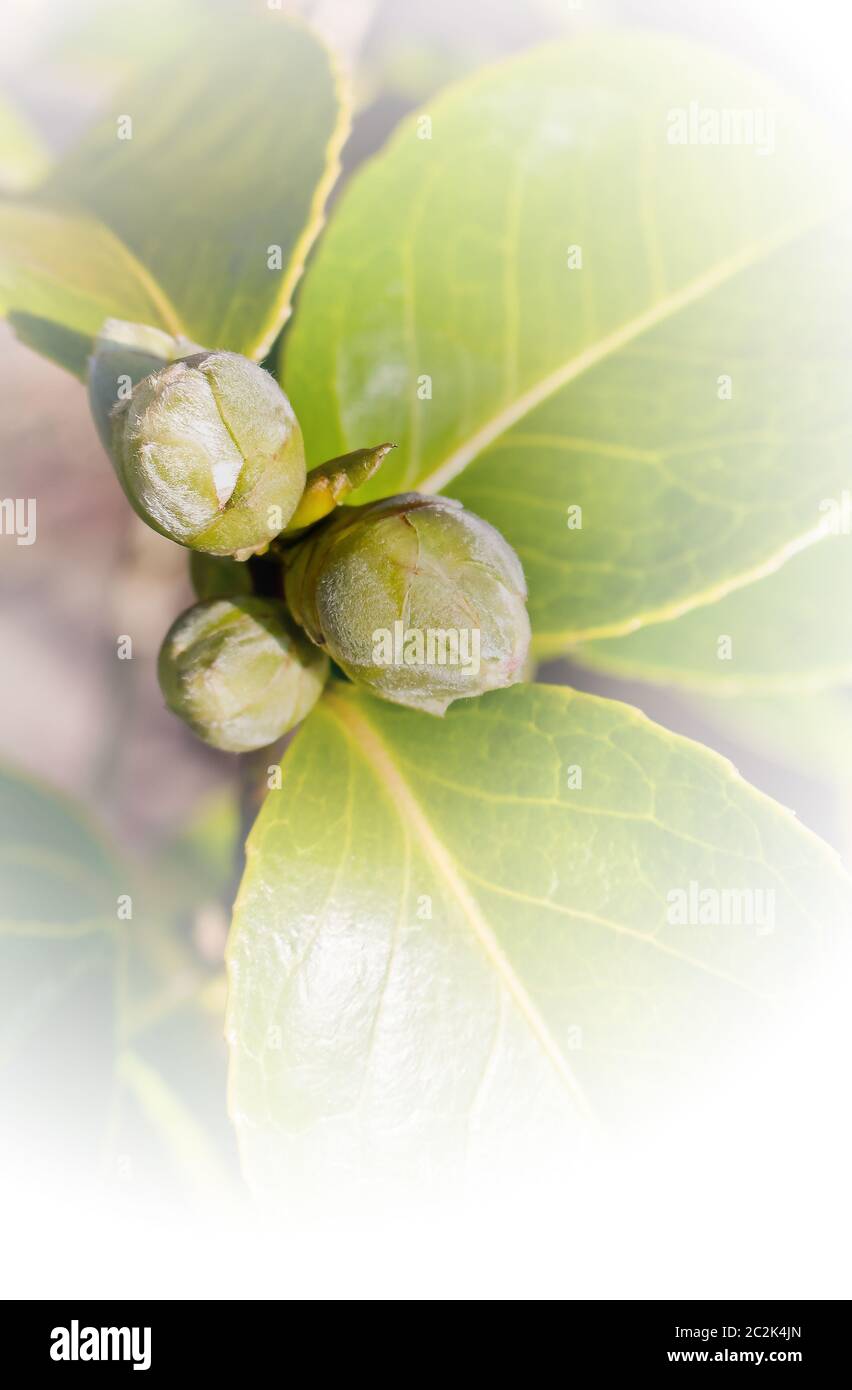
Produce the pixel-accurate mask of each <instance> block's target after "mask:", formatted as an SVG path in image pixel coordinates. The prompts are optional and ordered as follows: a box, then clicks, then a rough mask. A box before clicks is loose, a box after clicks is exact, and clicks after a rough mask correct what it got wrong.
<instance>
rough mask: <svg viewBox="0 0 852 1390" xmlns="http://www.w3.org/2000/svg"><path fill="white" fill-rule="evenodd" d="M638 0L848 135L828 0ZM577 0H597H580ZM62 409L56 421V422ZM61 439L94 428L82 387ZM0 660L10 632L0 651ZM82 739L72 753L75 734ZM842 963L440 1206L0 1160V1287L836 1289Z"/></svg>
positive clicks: (841, 1250) (39, 19)
mask: <svg viewBox="0 0 852 1390" xmlns="http://www.w3.org/2000/svg"><path fill="white" fill-rule="evenodd" d="M464 2H465V0H459V4H460V6H461V7H462V8H463V7H464ZM516 3H517V4H519V5H520V4H522V3H523V0H516ZM68 7H69V6H68V4H66V6H65V8H68ZM58 8H59V9H60V10H61V9H62V8H63V7H62V6H59V7H58ZM500 8H501V7H500V5H499V4H496V3H495V6H494V9H495V11H498V10H499V9H500ZM626 8H627V10H628V11H629V10H630V8H631V7H630V6H629V5H628V6H627V7H626ZM636 8H637V9H639V10H641V12H642V18H643V19H644V20H645V22H650V23H655V24H656V25H657V26H658V27H659V28H661V29H666V28H670V29H672V30H674V31H677V32H684V33H687V34H691V35H692V36H694V37H697V38H699V39H702V38H703V39H705V40H706V41H709V42H711V43H716V44H717V45H718V46H719V47H721V48H725V47H726V39H727V37H728V36H730V35H731V34H732V33H736V34H737V35H738V36H739V37H741V36H742V34H743V33H747V34H748V44H747V48H748V52H747V53H746V54H745V56H747V57H748V58H749V59H750V60H751V61H752V62H753V63H754V64H755V65H756V66H760V65H761V53H762V50H763V52H764V53H765V55H766V61H765V67H766V68H767V70H768V71H769V72H770V73H772V74H774V75H777V76H780V77H781V78H782V80H783V78H784V76H785V75H788V74H792V75H794V76H795V80H796V85H797V86H798V88H799V90H800V91H801V92H802V93H803V94H804V95H805V96H808V94H809V93H812V96H813V104H814V105H815V106H816V107H817V109H822V110H823V112H825V113H826V114H828V115H829V117H830V118H831V119H832V120H833V121H834V122H835V124H836V125H840V126H842V129H843V131H845V134H846V138H847V141H848V140H849V137H852V86H850V83H849V79H848V54H849V41H850V38H852V17H850V14H849V13H848V12H847V6H846V5H845V4H844V3H842V2H841V0H837V2H836V3H828V0H818V3H812V4H808V5H802V4H797V3H793V2H792V0H743V2H742V3H740V4H737V3H718V4H717V3H712V0H682V3H680V4H678V5H675V4H671V3H665V0H658V4H657V6H656V10H655V7H654V4H653V3H650V4H647V5H645V6H638V7H636ZM56 9H57V7H56V6H54V5H51V4H48V3H33V4H26V3H24V2H23V0H21V3H17V4H16V3H8V0H4V3H3V5H2V11H3V15H4V17H3V21H2V26H0V37H2V39H4V40H8V42H7V43H5V44H4V49H5V58H4V59H3V62H4V64H8V63H12V64H14V63H16V62H18V61H20V60H21V59H20V56H19V55H20V54H21V53H22V52H24V51H25V47H26V45H25V43H24V42H23V40H22V38H21V36H22V35H24V36H26V32H27V25H31V26H32V25H36V26H37V25H45V24H46V25H49V24H50V23H51V22H52V12H53V11H55V10H56ZM584 9H585V11H586V15H589V13H590V12H592V11H594V9H595V5H594V3H593V0H587V3H586V5H585V7H584ZM607 9H612V10H613V11H615V12H618V11H619V9H620V7H619V6H617V5H615V6H612V7H607V6H606V5H601V6H600V10H601V13H602V14H603V15H604V22H605V20H606V11H607ZM656 11H659V13H657V12H656ZM16 43H18V44H19V45H20V46H19V48H18V49H17V50H16ZM732 47H734V46H733V45H732ZM734 51H737V50H736V47H734ZM827 108H828V109H827ZM4 332H5V330H4ZM2 352H3V361H7V360H9V362H10V364H11V370H10V374H9V377H7V378H6V381H5V382H3V383H0V391H2V397H3V400H2V411H3V415H4V417H5V415H6V414H7V412H9V411H10V410H14V409H20V407H19V404H18V401H17V399H16V390H17V385H15V383H20V382H21V381H24V380H25V378H26V375H27V370H28V368H29V367H30V366H31V364H30V362H29V361H27V355H26V352H25V350H24V349H23V348H18V347H17V346H15V345H12V344H11V343H9V342H7V341H6V340H5V338H4V341H3V344H2ZM33 360H34V359H33ZM33 370H35V369H33ZM38 370H39V371H40V372H41V373H42V377H43V379H44V381H47V380H48V379H49V380H50V382H51V384H52V383H53V382H54V380H55V381H56V389H57V391H58V392H59V393H60V398H61V397H62V396H63V395H64V397H65V399H66V401H70V400H71V398H72V394H73V393H74V392H76V390H77V388H76V387H74V386H73V384H66V380H65V379H64V378H62V377H61V376H60V374H59V373H58V370H57V372H56V373H54V369H52V368H49V367H46V366H44V364H39V367H38ZM10 380H11V382H12V384H13V389H12V390H11V391H9V392H8V395H7V390H6V389H5V388H6V387H8V385H9V382H10ZM35 389H39V388H38V387H36V388H35ZM61 408H62V407H60V408H59V414H57V415H56V416H55V417H54V418H53V420H52V424H51V428H52V430H53V437H54V439H55V438H56V437H57V435H56V431H57V429H58V423H59V421H60V420H61V419H62V414H61ZM62 447H63V448H64V449H65V451H66V452H67V451H69V450H72V451H73V449H74V448H76V447H79V448H81V449H88V450H91V449H92V448H93V447H95V446H93V444H92V441H91V440H90V439H89V438H88V422H87V421H86V420H85V419H84V418H83V405H82V397H81V400H80V402H78V408H75V410H74V411H73V412H72V414H71V418H70V437H69V438H66V439H65V441H64V443H63V446H62ZM4 463H5V460H0V464H4ZM81 554H85V547H84V546H83V550H81ZM174 582H175V581H174V574H173V573H172V574H170V575H169V576H167V577H166V579H165V581H164V585H165V593H164V606H165V607H167V606H168V605H170V604H171V603H172V594H173V592H174ZM153 607H154V609H155V610H156V611H154V613H153V616H152V624H153V626H154V628H155V629H156V631H161V630H162V629H163V627H164V625H165V624H164V621H163V616H164V615H163V613H162V612H161V611H160V609H158V608H157V605H156V604H154V605H153ZM175 611H176V610H175ZM165 616H166V617H168V614H167V613H166V614H165ZM36 647H37V639H36V638H34V639H33V650H32V651H31V652H27V651H23V652H20V651H19V652H18V653H17V655H18V657H19V660H20V663H21V665H22V666H23V665H25V664H26V663H27V662H28V661H29V660H30V658H32V660H33V661H34V662H36V663H37V664H36V667H35V669H36V670H38V672H39V675H38V677H37V679H40V680H44V681H50V680H52V679H53V677H54V672H53V670H52V668H51V665H50V661H49V660H46V659H45V654H44V653H43V652H39V651H37V650H36ZM10 660H11V654H10V651H9V648H8V646H7V647H6V651H5V652H4V666H5V664H6V663H7V662H10ZM95 685H96V682H95V683H93V688H92V689H91V690H90V689H89V688H87V686H86V685H85V683H84V684H76V685H73V684H72V685H71V686H69V687H68V689H67V698H66V699H65V700H64V701H63V706H64V707H63V710H62V713H61V716H60V717H59V720H58V727H57V729H56V730H55V731H54V733H53V735H52V737H53V738H54V739H55V740H56V747H57V753H56V757H57V759H60V757H61V755H60V752H59V748H60V745H62V747H64V746H65V745H66V744H67V741H68V740H69V739H70V740H72V741H73V739H74V736H75V729H76V728H77V727H78V724H79V722H80V720H79V718H78V716H79V715H80V712H81V711H82V709H83V707H84V706H85V704H86V702H87V700H89V699H91V698H97V690H96V688H94V687H95ZM804 698H807V697H804ZM18 703H20V702H18ZM15 712H20V711H19V710H18V705H17V704H16V705H13V713H12V716H10V715H9V713H8V712H4V714H3V724H4V725H5V727H4V729H3V730H2V751H3V754H4V756H8V757H10V759H14V755H15V754H16V752H19V751H20V745H21V743H22V742H23V743H24V744H26V741H27V739H28V738H30V737H33V738H34V737H35V736H36V731H35V729H33V728H28V727H27V725H26V721H25V720H24V722H23V724H20V723H19V724H18V725H17V726H15V727H12V728H10V727H9V720H10V717H12V718H14V714H15ZM77 752H78V755H79V757H80V758H82V757H83V756H84V753H85V750H84V749H78V750H77ZM46 756H47V757H48V759H49V757H50V752H49V750H48V753H47V755H46ZM74 776H75V769H74V762H73V758H72V760H71V763H70V764H68V763H66V769H65V779H66V783H67V784H68V785H69V787H71V788H73V781H74ZM193 776H194V777H195V778H196V779H197V783H198V785H194V784H193V782H192V779H193ZM204 777H205V773H204V770H203V768H202V767H201V766H200V767H199V769H198V770H197V771H196V772H195V773H194V774H193V773H192V772H191V771H190V772H188V773H187V778H188V779H189V785H188V786H187V787H186V788H184V790H185V792H186V795H187V797H188V799H191V798H192V797H193V796H194V795H196V794H197V793H198V792H199V790H201V789H203V785H204ZM847 980H848V975H846V974H845V972H840V971H838V973H837V975H836V976H835V980H834V983H833V984H829V985H828V986H826V992H825V994H824V995H823V996H822V997H820V998H818V999H814V1001H813V1008H812V1012H810V1013H809V1014H803V1015H802V1016H801V1017H800V1018H799V1019H797V1020H796V1024H795V1027H794V1028H793V1029H792V1031H791V1030H790V1027H789V1021H788V1025H787V1028H786V1029H785V1031H784V1033H783V1034H782V1035H779V1036H778V1037H777V1039H776V1040H775V1048H774V1054H775V1058H776V1065H774V1066H773V1067H772V1069H771V1070H770V1071H769V1072H768V1073H767V1071H766V1068H765V1065H763V1066H759V1065H757V1064H755V1065H754V1066H753V1067H751V1069H749V1067H748V1066H744V1069H743V1071H742V1073H741V1074H740V1075H739V1076H737V1077H735V1078H732V1079H731V1081H730V1083H729V1087H728V1090H727V1092H726V1094H724V1095H723V1096H721V1097H720V1096H719V1094H718V1092H717V1093H715V1094H714V1095H713V1096H712V1097H708V1096H707V1095H706V1093H705V1091H704V1089H703V1087H702V1078H701V1076H700V1075H697V1076H696V1078H695V1087H694V1092H693V1095H692V1097H691V1100H690V1102H689V1103H688V1104H686V1105H685V1106H684V1107H683V1108H682V1109H681V1110H680V1111H679V1113H677V1114H675V1115H671V1116H669V1117H667V1119H666V1120H665V1121H664V1122H661V1123H658V1124H655V1125H652V1126H649V1130H648V1134H647V1140H646V1142H644V1143H643V1142H641V1141H639V1142H637V1145H636V1146H635V1148H633V1149H632V1150H631V1151H630V1152H629V1153H627V1152H623V1153H620V1154H616V1153H610V1154H609V1155H601V1154H600V1153H598V1154H595V1155H594V1156H592V1157H591V1158H589V1157H588V1156H587V1157H586V1158H584V1157H583V1156H578V1159H577V1162H576V1165H573V1166H572V1168H571V1171H566V1170H565V1168H564V1166H560V1167H558V1168H555V1169H554V1170H553V1171H552V1172H550V1173H548V1172H547V1168H546V1165H544V1166H543V1168H542V1169H539V1170H538V1171H537V1173H536V1180H535V1182H534V1183H530V1184H526V1183H525V1182H524V1180H523V1175H522V1174H516V1175H515V1176H514V1178H512V1177H507V1176H506V1175H505V1174H504V1175H502V1176H500V1177H495V1180H494V1183H493V1185H491V1186H488V1185H485V1186H479V1187H477V1188H476V1190H468V1191H466V1192H465V1193H464V1194H463V1196H461V1197H460V1198H459V1199H458V1201H457V1202H456V1203H454V1204H452V1205H451V1206H450V1207H448V1206H447V1205H445V1204H435V1205H426V1204H424V1205H423V1206H422V1207H419V1208H417V1207H412V1206H410V1205H405V1204H396V1205H393V1204H391V1203H384V1202H382V1201H381V1200H380V1199H378V1198H375V1197H374V1198H373V1199H372V1200H369V1199H367V1198H365V1199H364V1201H363V1202H362V1203H359V1204H357V1205H355V1206H354V1207H353V1205H352V1204H351V1201H350V1200H349V1199H348V1198H347V1197H346V1196H344V1195H341V1200H340V1202H339V1204H334V1203H333V1202H332V1203H331V1204H329V1205H327V1206H326V1207H325V1209H324V1210H323V1212H322V1213H320V1212H317V1211H311V1212H309V1213H308V1212H306V1213H305V1216H304V1218H303V1219H302V1220H301V1221H295V1222H293V1221H292V1220H291V1221H290V1222H289V1223H288V1224H287V1226H286V1228H283V1227H280V1226H278V1225H277V1224H276V1223H274V1222H270V1220H269V1218H268V1214H266V1213H260V1212H258V1211H256V1210H253V1209H252V1207H251V1205H250V1204H249V1202H248V1201H245V1202H241V1201H236V1202H235V1203H234V1205H232V1206H227V1205H226V1206H222V1205H221V1204H220V1205H217V1206H216V1207H214V1208H213V1209H210V1210H199V1211H198V1212H196V1213H195V1214H190V1213H184V1214H176V1213H175V1211H174V1210H171V1209H168V1210H167V1209H163V1208H162V1207H161V1206H160V1205H159V1204H158V1203H157V1201H156V1199H155V1198H150V1199H149V1200H147V1201H146V1202H145V1203H142V1204H140V1202H139V1201H138V1200H137V1199H128V1198H127V1197H126V1196H124V1195H122V1193H121V1191H120V1190H116V1191H115V1192H113V1193H111V1194H104V1193H103V1192H101V1191H97V1190H95V1189H92V1190H91V1191H87V1190H80V1191H78V1192H73V1191H71V1192H69V1191H63V1192H62V1193H61V1194H60V1192H59V1191H54V1190H52V1189H51V1188H50V1186H49V1185H46V1184H45V1183H44V1182H43V1181H42V1180H41V1179H40V1178H39V1177H36V1176H32V1177H29V1178H28V1175H27V1173H26V1172H19V1173H15V1174H14V1175H6V1176H5V1177H4V1179H3V1185H4V1188H5V1192H4V1202H3V1206H4V1208H5V1210H4V1213H3V1216H2V1224H3V1229H2V1245H3V1250H4V1257H3V1273H4V1279H3V1282H2V1284H0V1290H2V1293H3V1294H4V1296H6V1297H44V1298H47V1297H69V1296H73V1297H79V1298H83V1297H134V1296H147V1297H163V1298H182V1297H230V1298H234V1297H236V1298H256V1299H265V1298H277V1297H280V1298H287V1299H358V1300H361V1299H373V1298H375V1299H399V1298H411V1299H468V1298H472V1299H478V1300H479V1299H492V1298H493V1299H518V1298H521V1299H527V1298H532V1299H554V1298H555V1299H562V1298H594V1297H604V1298H655V1297H678V1296H683V1297H696V1298H697V1297H726V1298H727V1297H730V1298H747V1297H752V1296H754V1297H769V1298H771V1297H804V1298H817V1297H828V1298H839V1297H844V1296H846V1297H848V1296H849V1294H850V1276H849V1269H848V1249H849V1245H850V1237H852V1212H851V1211H850V1193H849V1187H850V1182H849V1167H850V1164H849V1159H850V1156H852V1132H850V1123H849V1118H848V1113H847V1105H848V1092H849V1077H848V1071H849V1065H848V1064H849V1055H848V1037H847V1026H848V1025H847V1021H846V1017H845V1015H848V1011H849V1003H848V989H847V984H846V981H847ZM770 1050H772V1049H766V1048H764V1049H763V1055H764V1056H765V1055H766V1053H767V1051H770ZM756 1111H757V1112H759V1113H760V1117H761V1123H760V1125H759V1126H756V1125H755V1113H756ZM757 1130H759V1133H758V1132H756V1131H757Z"/></svg>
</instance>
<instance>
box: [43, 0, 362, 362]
mask: <svg viewBox="0 0 852 1390" xmlns="http://www.w3.org/2000/svg"><path fill="white" fill-rule="evenodd" d="M111 108H112V109H111V110H110V112H109V114H108V115H107V116H105V118H104V120H103V121H102V123H101V124H99V125H98V126H97V127H96V128H95V129H94V130H93V131H92V132H91V133H89V134H88V135H87V136H86V137H85V138H84V139H83V141H82V143H81V145H80V146H79V148H78V149H76V150H75V151H73V152H72V153H71V154H70V155H69V156H68V158H67V159H66V160H64V161H63V163H62V165H61V167H60V168H59V169H58V170H57V172H56V174H55V175H54V177H53V178H51V179H50V181H49V183H48V186H47V189H46V193H45V196H46V197H48V198H51V199H53V200H54V201H58V202H61V203H71V204H72V205H78V206H81V207H83V208H85V209H86V210H87V211H88V212H89V213H90V214H91V215H92V216H95V217H97V218H98V219H99V220H100V221H102V222H103V223H104V224H105V225H106V226H108V227H109V228H110V229H111V230H112V231H113V232H114V233H115V234H116V235H117V236H118V237H120V238H121V240H122V241H123V242H124V243H125V244H126V245H127V246H128V247H129V248H130V249H131V250H132V251H133V253H134V255H136V256H137V257H138V259H139V260H140V261H141V262H142V263H143V264H144V265H145V266H146V267H147V269H148V271H149V273H150V274H151V276H152V277H153V278H154V279H155V280H156V281H157V283H158V284H159V285H161V286H162V288H163V291H164V293H165V294H166V295H167V296H168V297H169V299H170V300H171V302H172V303H173V304H174V305H175V306H176V309H177V312H178V315H179V319H180V328H181V330H182V331H183V332H184V333H185V334H186V335H187V336H188V337H191V338H194V339H195V340H196V341H198V342H200V343H203V344H204V345H205V347H211V348H212V347H225V348H229V349H231V350H233V351H235V352H243V353H246V354H247V355H249V356H258V357H259V356H262V355H263V353H264V352H265V351H266V350H267V349H268V347H269V346H270V344H271V343H272V341H273V339H274V338H275V336H276V334H277V332H278V330H279V328H280V327H281V324H282V323H283V321H284V319H285V318H286V316H287V314H288V313H289V306H290V299H291V296H292V293H293V289H294V286H295V283H296V281H297V279H298V278H299V275H300V273H301V270H302V266H303V263H304V259H305V256H306V255H307V252H308V250H309V248H310V246H311V244H312V242H313V240H314V238H315V236H316V235H317V232H318V231H319V228H320V226H321V225H322V218H323V208H324V204H325V199H326V197H327V195H328V192H329V190H330V188H331V185H332V183H333V182H334V179H335V178H336V176H337V172H338V155H339V152H340V148H341V144H342V141H343V138H344V136H345V133H346V129H347V117H346V113H345V110H344V109H343V98H342V94H341V89H340V83H339V80H338V76H337V74H336V72H335V71H334V68H333V66H332V62H331V59H330V56H329V54H328V51H327V50H326V49H325V48H324V47H323V45H322V44H321V43H320V41H319V40H318V39H316V38H315V37H314V36H313V35H312V34H311V33H310V31H309V30H308V29H306V28H304V27H303V26H302V25H300V24H296V23H293V22H291V21H289V20H288V19H287V18H286V17H285V16H284V15H282V14H281V13H279V12H276V11H275V10H270V9H267V8H262V7H261V8H259V9H258V10H257V11H256V12H254V13H253V12H252V11H251V10H250V9H245V11H244V12H243V13H242V14H240V15H239V16H236V15H234V16H231V17H227V16H219V17H217V19H216V21H215V22H213V23H211V22H210V20H209V17H208V16H207V15H205V16H204V19H203V22H202V24H201V26H200V27H199V29H198V30H197V31H196V32H195V34H194V35H193V39H192V43H191V44H189V45H186V46H185V47H184V48H183V50H182V51H181V53H180V55H179V56H177V57H175V58H171V59H169V61H168V62H165V63H163V62H158V63H156V64H155V65H153V66H151V67H149V68H148V69H147V70H146V71H145V72H144V73H143V74H141V75H140V76H138V77H137V78H136V79H135V80H134V82H133V83H132V85H130V86H129V87H128V88H127V89H125V90H124V91H122V92H120V93H119V94H118V95H117V96H115V97H114V98H113V99H112V103H111ZM128 122H129V123H130V124H128ZM276 248H277V249H276ZM118 316H119V317H122V318H125V319H130V318H137V317H139V316H138V315H135V314H131V313H129V312H123V313H120V314H119V315H118Z"/></svg>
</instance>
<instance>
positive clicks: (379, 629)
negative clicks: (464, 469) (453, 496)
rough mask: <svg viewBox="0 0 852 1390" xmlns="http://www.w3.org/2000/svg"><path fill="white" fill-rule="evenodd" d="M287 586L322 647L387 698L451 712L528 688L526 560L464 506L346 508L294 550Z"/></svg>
mask: <svg viewBox="0 0 852 1390" xmlns="http://www.w3.org/2000/svg"><path fill="white" fill-rule="evenodd" d="M285 583H286V596H287V602H288V604H289V606H290V610H291V612H292V614H293V616H294V617H295V618H296V620H297V621H298V622H299V623H301V624H302V626H303V627H304V629H305V631H306V632H307V633H308V636H309V637H310V638H311V639H312V641H314V642H316V643H317V645H318V646H320V647H322V648H323V649H324V650H326V651H327V652H328V653H329V655H330V656H331V657H333V659H334V660H335V661H336V662H337V664H338V665H339V666H340V667H341V668H342V669H343V670H344V671H345V672H346V674H347V675H348V676H350V677H351V678H352V679H353V680H356V681H360V682H361V683H362V684H364V685H367V686H368V687H369V688H370V690H371V691H372V692H373V693H374V694H375V695H379V696H381V697H382V698H383V699H385V700H392V701H394V702H395V703H397V704H401V705H409V706H411V707H412V708H414V709H421V710H426V711H428V712H429V713H430V714H443V713H444V712H445V710H446V709H447V706H448V705H449V704H451V702H452V701H453V700H457V699H461V698H463V697H466V696H471V695H481V694H483V693H484V692H485V691H486V690H494V689H498V688H499V687H502V686H507V685H514V684H515V682H516V681H519V680H521V679H522V678H523V670H524V663H525V661H526V657H527V651H528V648H529V641H530V624H529V618H528V616H527V610H526V594H527V589H526V583H525V580H524V573H523V570H522V568H521V564H520V561H519V560H518V557H517V555H516V554H515V552H514V550H512V548H511V546H509V545H508V544H507V542H506V541H505V540H504V539H503V537H502V536H501V535H500V533H499V531H496V530H495V529H494V527H493V526H490V525H489V524H488V522H486V521H483V520H481V518H480V517H478V516H474V515H473V513H471V512H467V511H465V510H464V508H463V507H462V505H461V503H460V502H454V501H451V500H450V499H449V498H446V497H421V496H419V495H418V494H417V493H408V494H405V495H404V496H401V497H390V498H387V499H385V500H384V501H381V502H374V503H370V504H368V505H367V506H364V507H342V508H340V510H339V511H338V512H337V513H335V515H334V518H333V519H332V520H331V521H330V522H329V523H327V524H326V525H322V526H320V527H318V528H317V529H316V530H315V531H314V532H312V533H310V535H309V536H308V537H307V538H306V539H305V540H304V541H301V542H299V543H297V544H296V545H295V546H294V548H293V551H292V553H291V555H290V557H289V559H288V567H287V574H286V581H285Z"/></svg>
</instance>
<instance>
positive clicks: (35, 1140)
mask: <svg viewBox="0 0 852 1390" xmlns="http://www.w3.org/2000/svg"><path fill="white" fill-rule="evenodd" d="M124 891H127V885H126V883H125V884H122V882H121V877H120V875H119V872H118V870H117V867H116V864H115V861H114V860H113V859H112V857H111V855H110V854H109V852H108V851H107V850H106V849H105V848H104V846H103V845H102V843H101V841H100V839H99V838H98V836H97V834H96V833H95V832H94V831H93V830H92V829H91V828H90V827H89V826H88V824H87V823H86V822H85V821H84V820H83V819H82V818H81V817H80V815H79V813H78V812H77V811H75V810H74V808H73V807H71V806H70V805H69V804H67V803H66V802H65V801H64V800H62V799H61V798H59V797H57V796H55V795H54V794H52V793H50V792H48V791H46V790H43V789H42V788H40V787H38V786H37V785H35V784H34V783H32V782H30V781H29V780H28V779H26V778H23V777H20V776H18V775H16V774H13V773H10V772H5V771H4V772H3V773H2V775H0V1109H1V1110H2V1114H3V1128H4V1134H5V1135H6V1140H5V1143H4V1148H5V1150H6V1152H7V1155H10V1156H11V1158H12V1160H13V1161H14V1162H16V1163H18V1162H19V1163H21V1164H23V1165H24V1167H25V1168H29V1167H30V1165H31V1164H32V1163H33V1162H38V1161H44V1156H45V1155H51V1156H52V1157H51V1162H52V1163H54V1164H61V1165H62V1166H63V1168H65V1169H66V1171H67V1170H68V1169H70V1168H74V1167H76V1166H77V1165H78V1164H79V1165H80V1166H81V1167H82V1168H83V1169H84V1171H86V1176H87V1177H90V1176H91V1168H92V1165H94V1164H97V1163H99V1162H100V1161H101V1160H102V1159H103V1156H104V1155H103V1152H102V1148H101V1146H102V1144H103V1140H104V1135H105V1132H106V1129H107V1126H108V1123H109V1120H110V1115H111V1108H112V1102H113V1071H112V1068H113V1056H114V1040H115V1030H116V1019H115V1004H116V998H115V995H116V953H117V930H116V929H117V927H118V919H117V909H118V902H117V896H118V894H120V893H122V892H124Z"/></svg>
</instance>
